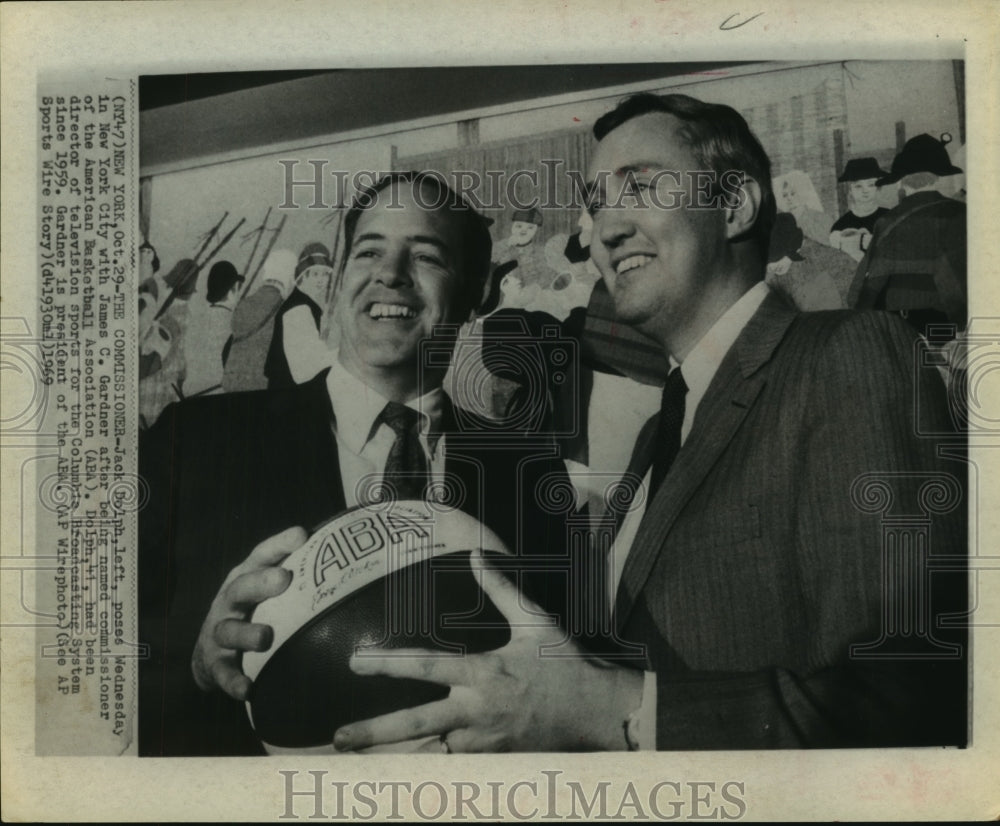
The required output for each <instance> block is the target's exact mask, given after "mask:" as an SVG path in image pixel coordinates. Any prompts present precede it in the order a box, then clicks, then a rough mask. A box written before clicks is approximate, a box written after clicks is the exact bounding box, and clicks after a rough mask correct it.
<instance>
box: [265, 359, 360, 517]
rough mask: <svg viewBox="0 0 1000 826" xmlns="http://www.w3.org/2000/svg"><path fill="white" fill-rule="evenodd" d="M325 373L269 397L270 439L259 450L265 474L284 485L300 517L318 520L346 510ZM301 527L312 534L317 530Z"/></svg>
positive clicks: (333, 418)
mask: <svg viewBox="0 0 1000 826" xmlns="http://www.w3.org/2000/svg"><path fill="white" fill-rule="evenodd" d="M327 372H328V371H325V370H324V371H323V372H322V373H320V374H319V375H318V376H316V377H315V378H313V379H310V380H309V381H308V382H306V383H305V384H302V385H298V386H296V387H295V388H293V389H290V390H286V391H281V392H279V393H269V394H268V396H267V402H268V410H267V416H268V421H269V428H268V430H269V432H270V433H271V434H272V438H270V439H267V440H266V441H265V444H264V445H262V446H261V449H262V450H263V451H264V452H265V456H266V462H265V467H266V468H267V469H268V472H270V473H272V474H274V476H275V480H286V482H285V483H280V481H279V484H282V489H284V490H288V491H291V492H293V493H294V497H295V498H296V499H300V505H303V506H304V512H308V513H312V512H313V511H315V513H316V514H318V515H317V516H315V518H316V519H320V520H322V519H326V518H328V517H330V516H333V515H334V514H336V513H339V512H340V511H342V510H344V509H345V508H346V506H347V503H346V498H345V496H344V484H343V480H342V479H341V478H340V453H339V451H338V450H337V440H336V438H335V436H334V427H335V426H336V419H335V416H334V413H333V406H332V405H331V403H330V394H329V392H328V391H327V387H326V376H327ZM298 480H307V483H306V484H305V485H303V484H302V483H301V482H300V481H298ZM301 497H304V500H302V499H301ZM304 527H305V528H306V529H307V530H311V529H312V528H314V527H316V526H313V525H305V526H304Z"/></svg>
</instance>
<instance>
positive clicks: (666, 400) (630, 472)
mask: <svg viewBox="0 0 1000 826" xmlns="http://www.w3.org/2000/svg"><path fill="white" fill-rule="evenodd" d="M686 394H687V384H685V383H684V377H683V376H682V375H681V370H680V368H679V367H675V368H674V369H673V370H672V371H671V372H670V375H668V376H667V380H666V383H665V384H664V386H663V395H662V397H661V399H660V412H659V414H658V415H656V416H651V417H650V419H649V421H647V422H646V424H645V425H644V426H643V428H642V430H641V431H639V436H638V438H637V439H636V444H635V448H634V449H633V450H632V458H631V459H630V460H629V463H628V467H627V468H626V470H625V475H624V476H623V477H622V480H621V481H620V482H619V483H618V487H617V489H616V490H615V491H614V493H613V495H612V496H611V497H609V501H608V511H607V512H606V513H605V516H604V521H603V529H604V530H606V531H610V532H611V535H612V536H614V535H616V534H617V533H618V529H619V528H620V527H621V524H622V521H623V520H624V518H625V514H626V513H628V511H629V510H630V509H631V507H632V500H633V499H634V498H635V493H636V490H637V489H638V487H639V485H640V484H641V483H642V480H643V478H645V476H646V471H648V470H649V469H650V467H652V473H651V475H650V483H649V490H648V491H647V492H646V494H647V495H646V505H647V506H648V505H649V502H650V501H651V500H652V498H653V494H655V493H656V490H657V488H658V487H659V486H660V483H661V482H662V481H663V477H664V476H666V475H667V471H668V470H669V469H670V465H671V464H673V461H674V458H675V457H676V456H677V453H678V451H679V450H680V446H681V426H682V425H683V424H684V397H685V395H686Z"/></svg>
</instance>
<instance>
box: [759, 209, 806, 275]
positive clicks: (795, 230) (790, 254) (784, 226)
mask: <svg viewBox="0 0 1000 826" xmlns="http://www.w3.org/2000/svg"><path fill="white" fill-rule="evenodd" d="M802 241H803V235H802V230H801V229H800V228H799V225H798V223H796V221H795V216H794V215H792V213H790V212H779V213H778V214H777V215H776V216H775V218H774V227H773V229H772V230H771V243H770V244H769V245H768V248H767V263H768V264H773V263H774V262H775V261H780V260H781V259H782V258H790V259H791V260H792V261H804V260H805V259H804V258H803V257H802V256H801V255H799V247H801V246H802Z"/></svg>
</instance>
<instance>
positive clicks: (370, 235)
mask: <svg viewBox="0 0 1000 826" xmlns="http://www.w3.org/2000/svg"><path fill="white" fill-rule="evenodd" d="M385 240H387V239H386V236H385V235H383V234H382V233H380V232H364V233H362V234H361V235H359V236H358V237H357V238H355V239H354V243H355V244H360V243H362V242H364V241H385ZM406 240H407V241H409V242H410V243H413V244H430V245H431V246H432V247H437V248H438V249H439V250H441V251H442V252H446V253H451V247H449V246H448V245H447V244H446V243H445V242H444V241H442V240H441V239H440V238H437V237H435V236H433V235H407V236H406Z"/></svg>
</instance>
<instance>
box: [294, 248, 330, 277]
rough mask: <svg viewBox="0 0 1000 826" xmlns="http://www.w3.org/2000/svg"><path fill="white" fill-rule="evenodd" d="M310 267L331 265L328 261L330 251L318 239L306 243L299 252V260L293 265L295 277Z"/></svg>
mask: <svg viewBox="0 0 1000 826" xmlns="http://www.w3.org/2000/svg"><path fill="white" fill-rule="evenodd" d="M310 267H333V264H332V263H331V261H330V251H329V250H328V249H327V248H326V246H325V245H324V244H321V243H320V242H319V241H313V242H312V243H310V244H306V245H305V246H304V247H303V248H302V252H301V253H299V262H298V264H296V266H295V277H296V278H298V277H299V276H300V275H302V273H304V272H305V271H306V270H308V269H309V268H310Z"/></svg>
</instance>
